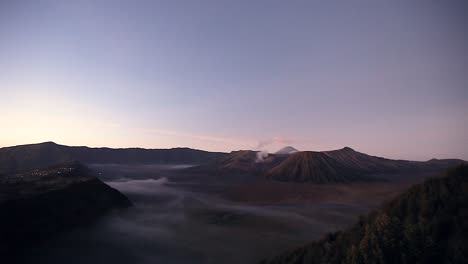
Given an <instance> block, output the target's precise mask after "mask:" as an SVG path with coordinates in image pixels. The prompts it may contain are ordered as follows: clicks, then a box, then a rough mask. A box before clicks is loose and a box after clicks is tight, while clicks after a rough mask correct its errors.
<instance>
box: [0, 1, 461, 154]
mask: <svg viewBox="0 0 468 264" xmlns="http://www.w3.org/2000/svg"><path fill="white" fill-rule="evenodd" d="M467 11H468V4H466V2H465V1H461V0H460V1H455V0H454V1H431V0H427V1H398V0H397V1H383V0H382V1H375V0H355V1H311V0H306V1H294V0H292V1H284V0H283V1H276V0H269V1H256V0H249V1H242V0H236V1H224V0H199V1H191V0H187V1H180V0H170V1H169V0H168V1H145V0H143V1H140V0H92V1H91V0H82V1H66V0H34V1H32V0H31V1H27V0H25V1H22V0H1V1H0V146H11V145H18V144H27V143H37V142H43V141H54V142H57V143H60V144H66V145H87V146H95V147H99V146H108V147H145V148H171V147H191V148H197V149H204V150H210V151H226V152H228V151H231V150H238V149H257V150H265V151H275V150H276V149H278V148H280V147H282V146H285V145H292V146H294V147H296V148H298V149H300V150H330V149H338V148H342V147H345V146H349V147H352V148H354V149H356V150H358V151H361V152H365V153H368V154H372V155H378V156H384V157H388V158H399V159H412V160H427V159H430V158H462V159H465V160H468V147H467V146H468V30H467V25H468V21H467V20H468V16H467V14H468V12H467Z"/></svg>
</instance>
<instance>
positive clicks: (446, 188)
mask: <svg viewBox="0 0 468 264" xmlns="http://www.w3.org/2000/svg"><path fill="white" fill-rule="evenodd" d="M447 174H448V175H447V176H446V177H441V178H431V179H429V180H426V182H425V183H423V184H419V185H416V186H414V187H412V188H410V189H409V190H408V191H406V192H405V193H404V194H402V195H401V196H399V197H398V198H397V199H394V200H392V201H390V202H389V203H387V204H385V205H384V206H382V207H381V208H380V209H379V210H376V211H374V212H373V213H371V214H369V215H368V216H367V217H362V218H361V219H360V220H359V222H358V223H356V224H355V225H354V226H353V227H351V228H350V229H349V230H346V231H344V232H337V233H333V234H329V235H327V236H325V237H324V238H323V239H321V240H319V241H316V242H313V243H311V244H309V245H306V246H303V247H301V248H298V249H296V250H293V251H290V252H287V253H285V254H283V255H280V256H278V257H276V258H273V259H271V260H264V261H262V262H261V264H306V263H307V264H313V263H331V264H333V263H337V264H338V263H342V264H346V263H350V264H353V263H387V264H388V263H467V262H468V253H467V252H468V222H467V221H466V217H467V215H468V166H467V165H460V166H458V167H457V168H455V169H453V170H451V171H449V172H448V173H447Z"/></svg>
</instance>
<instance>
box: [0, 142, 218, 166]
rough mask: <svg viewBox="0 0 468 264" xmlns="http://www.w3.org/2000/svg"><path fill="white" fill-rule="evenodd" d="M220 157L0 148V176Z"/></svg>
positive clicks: (179, 151)
mask: <svg viewBox="0 0 468 264" xmlns="http://www.w3.org/2000/svg"><path fill="white" fill-rule="evenodd" d="M223 155H224V153H218V152H207V151H201V150H195V149H189V148H173V149H142V148H127V149H112V148H89V147H70V146H63V145H58V144H56V143H53V142H45V143H39V144H31V145H21V146H14V147H6V148H0V173H15V172H19V171H24V170H30V169H34V168H44V167H47V166H51V165H54V164H58V163H62V162H69V161H75V160H77V161H80V162H82V163H85V164H91V163H100V164H110V163H112V164H202V163H206V162H209V161H211V160H213V159H215V158H218V157H221V156H223Z"/></svg>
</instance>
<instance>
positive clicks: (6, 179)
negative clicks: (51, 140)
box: [0, 162, 131, 258]
mask: <svg viewBox="0 0 468 264" xmlns="http://www.w3.org/2000/svg"><path fill="white" fill-rule="evenodd" d="M130 205H131V203H130V201H129V200H128V199H127V197H125V196H124V195H123V194H121V193H120V192H119V191H117V190H115V189H113V188H111V187H109V186H108V185H106V184H104V183H103V182H101V181H100V180H99V179H97V178H96V177H94V176H92V175H91V173H90V171H89V170H88V169H87V168H86V167H85V166H83V165H81V164H79V163H76V162H73V163H66V164H62V165H57V166H53V167H50V168H47V169H39V170H32V171H29V172H26V173H21V174H14V175H3V176H1V177H0V255H2V257H8V256H12V257H13V256H16V257H17V256H18V254H19V255H21V252H22V251H23V250H24V249H26V248H28V247H30V246H33V245H34V243H36V242H39V241H41V240H44V239H48V238H50V236H52V235H54V234H56V233H59V232H61V231H65V230H69V229H70V228H73V227H75V226H80V225H85V224H87V223H89V222H91V221H93V220H95V219H96V218H98V217H99V216H101V215H103V214H104V213H106V212H109V211H110V210H112V209H116V208H124V207H128V206H130ZM16 257H15V258H16Z"/></svg>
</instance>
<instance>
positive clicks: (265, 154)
mask: <svg viewBox="0 0 468 264" xmlns="http://www.w3.org/2000/svg"><path fill="white" fill-rule="evenodd" d="M266 158H268V152H265V151H259V152H257V159H256V160H255V162H256V163H262V162H264V161H265V159H266Z"/></svg>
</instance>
